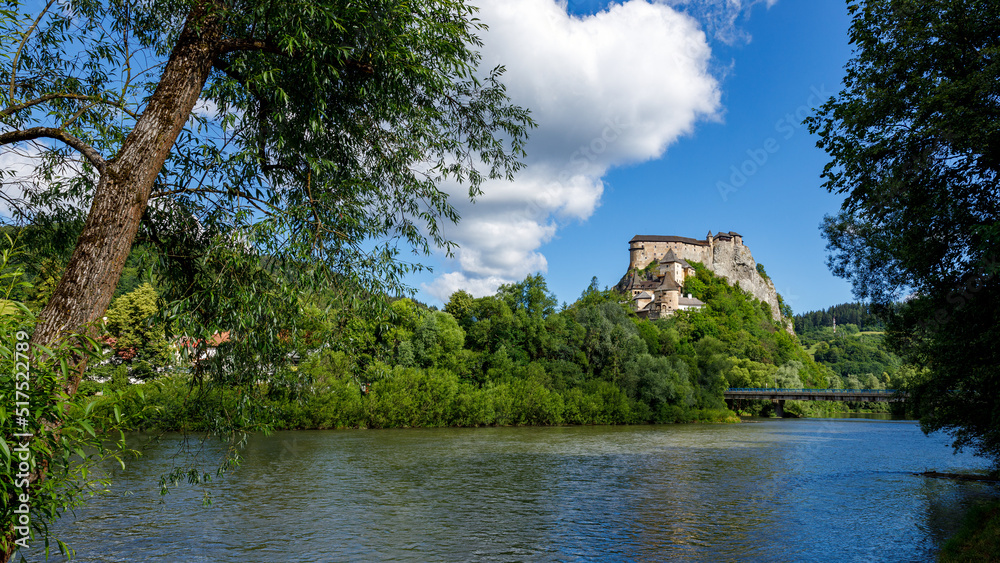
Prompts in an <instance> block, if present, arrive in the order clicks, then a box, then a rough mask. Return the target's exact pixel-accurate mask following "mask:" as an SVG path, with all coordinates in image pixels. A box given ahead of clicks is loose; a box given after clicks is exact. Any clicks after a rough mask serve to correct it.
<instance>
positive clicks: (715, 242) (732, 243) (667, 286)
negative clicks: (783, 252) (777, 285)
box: [618, 231, 781, 321]
mask: <svg viewBox="0 0 1000 563" xmlns="http://www.w3.org/2000/svg"><path fill="white" fill-rule="evenodd" d="M688 261H691V262H699V263H701V264H703V265H704V266H706V267H707V268H708V269H709V270H712V271H713V272H714V273H715V274H716V275H719V276H722V277H724V278H726V280H727V281H729V283H730V284H733V285H736V286H738V287H740V288H741V289H743V290H744V291H747V292H749V293H750V294H751V295H753V296H754V297H755V298H757V299H760V300H761V301H763V302H765V303H767V304H768V306H769V307H770V309H771V316H772V317H773V318H774V319H775V320H779V321H780V320H781V312H780V310H779V308H778V294H777V292H776V291H775V290H774V284H773V283H772V282H771V280H770V279H767V278H765V277H764V276H762V275H760V273H758V272H757V263H756V262H755V261H754V259H753V255H752V254H751V253H750V249H749V248H747V247H746V246H745V245H744V244H743V237H742V236H741V235H740V234H739V233H734V232H732V231H729V232H728V233H717V234H715V235H712V231H709V232H708V235H707V236H706V237H705V239H704V240H699V239H693V238H688V237H678V236H660V235H636V236H634V237H632V240H630V241H629V266H628V273H627V274H625V277H623V278H622V280H621V281H620V282H618V289H619V290H621V291H624V292H625V293H627V294H629V295H631V296H632V308H633V310H634V311H635V312H636V313H637V314H638V315H639V316H641V317H645V318H650V319H655V318H659V317H665V316H669V315H672V314H673V313H674V312H675V311H679V310H681V309H691V308H700V307H703V306H704V305H705V304H704V303H702V302H701V301H699V300H698V299H696V298H694V297H692V296H691V295H690V294H687V295H685V294H684V293H683V287H684V280H685V279H687V277H688V276H691V275H694V273H695V270H694V268H692V267H691V264H689V262H688ZM654 262H655V265H654V266H652V267H650V265H651V264H654Z"/></svg>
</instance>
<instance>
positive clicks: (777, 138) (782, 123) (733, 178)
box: [715, 84, 833, 201]
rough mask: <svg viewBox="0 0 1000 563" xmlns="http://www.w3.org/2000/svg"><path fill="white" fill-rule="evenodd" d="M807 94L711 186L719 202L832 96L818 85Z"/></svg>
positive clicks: (743, 181)
mask: <svg viewBox="0 0 1000 563" xmlns="http://www.w3.org/2000/svg"><path fill="white" fill-rule="evenodd" d="M809 90H810V92H811V93H810V95H809V97H808V98H807V99H806V103H804V104H802V105H800V106H799V107H797V108H796V109H795V111H794V112H789V113H786V114H785V115H784V116H783V117H781V118H780V119H778V120H777V121H775V122H774V133H775V135H772V136H769V137H767V138H765V139H764V140H763V141H761V142H760V144H758V145H757V146H756V147H754V148H750V149H747V151H746V155H747V158H746V159H744V160H743V161H742V162H740V163H737V164H733V165H732V166H730V167H729V172H730V174H729V176H728V178H726V179H724V180H719V181H718V182H716V183H715V189H716V190H717V191H718V192H719V196H720V197H721V198H722V201H729V196H730V194H733V193H736V192H738V191H739V190H740V189H741V188H742V187H743V186H745V185H746V184H747V182H748V181H749V180H750V178H751V177H753V176H754V175H755V174H757V172H759V171H760V169H761V168H763V167H764V166H765V165H767V163H768V161H769V160H770V159H771V155H773V154H775V153H777V152H778V151H780V150H781V142H782V141H787V140H789V139H791V138H792V137H793V136H794V135H795V132H796V131H798V130H799V128H801V127H802V122H803V121H804V120H805V119H806V118H807V117H809V114H810V113H812V111H813V108H815V107H817V106H818V105H819V104H820V103H821V102H822V101H823V100H826V99H828V98H829V97H830V96H832V95H833V92H827V91H826V86H825V85H822V84H821V85H820V86H819V88H817V87H815V86H812V87H810V88H809ZM727 180H728V181H727Z"/></svg>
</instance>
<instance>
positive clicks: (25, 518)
mask: <svg viewBox="0 0 1000 563" xmlns="http://www.w3.org/2000/svg"><path fill="white" fill-rule="evenodd" d="M14 338H15V342H14V346H13V348H14V378H13V382H14V423H15V425H16V426H17V428H19V429H20V430H21V431H20V432H16V433H14V434H13V437H14V438H15V440H16V444H17V445H15V446H14V447H13V448H11V459H10V463H11V473H13V474H14V488H15V489H21V491H19V492H18V493H17V501H16V503H15V504H16V505H17V507H16V508H14V514H15V515H16V520H15V522H14V532H16V534H17V536H16V538H15V539H14V545H16V546H17V547H21V548H24V549H27V548H28V538H29V537H30V535H31V496H30V486H31V465H32V463H31V450H30V449H29V446H30V442H29V440H30V439H31V438H32V433H31V432H28V421H29V420H31V404H30V402H29V400H28V393H29V392H30V390H31V367H30V363H29V362H28V358H29V354H28V352H29V350H30V346H31V345H30V344H29V343H28V333H27V332H24V331H23V330H19V331H17V333H15V334H14Z"/></svg>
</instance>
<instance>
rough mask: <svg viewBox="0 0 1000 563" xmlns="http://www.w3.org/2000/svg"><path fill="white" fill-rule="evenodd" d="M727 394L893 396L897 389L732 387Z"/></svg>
mask: <svg viewBox="0 0 1000 563" xmlns="http://www.w3.org/2000/svg"><path fill="white" fill-rule="evenodd" d="M726 392H751V393H816V394H818V395H829V394H832V393H865V394H884V395H892V394H894V393H896V390H895V389H786V388H784V387H730V388H729V389H726Z"/></svg>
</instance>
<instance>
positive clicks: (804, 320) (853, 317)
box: [794, 303, 883, 335]
mask: <svg viewBox="0 0 1000 563" xmlns="http://www.w3.org/2000/svg"><path fill="white" fill-rule="evenodd" d="M794 318H795V333H796V334H800V335H801V334H808V333H810V332H813V331H814V330H815V329H818V328H822V327H831V328H832V327H833V320H834V318H836V319H837V325H838V326H842V325H847V324H852V325H855V326H856V327H857V328H858V330H861V331H881V330H882V329H883V324H882V321H880V320H879V319H878V318H877V317H875V316H874V315H873V314H872V313H871V312H870V311H869V308H868V306H867V305H865V304H863V303H841V304H840V305H834V306H833V307H830V308H828V309H826V310H825V311H811V312H809V313H802V314H800V315H795V317H794Z"/></svg>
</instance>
